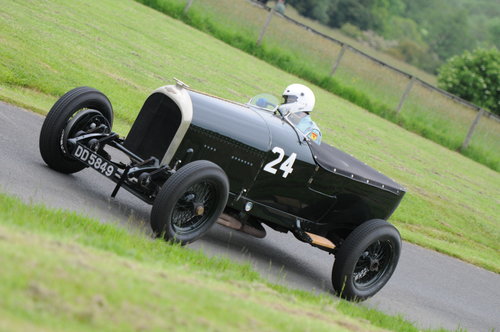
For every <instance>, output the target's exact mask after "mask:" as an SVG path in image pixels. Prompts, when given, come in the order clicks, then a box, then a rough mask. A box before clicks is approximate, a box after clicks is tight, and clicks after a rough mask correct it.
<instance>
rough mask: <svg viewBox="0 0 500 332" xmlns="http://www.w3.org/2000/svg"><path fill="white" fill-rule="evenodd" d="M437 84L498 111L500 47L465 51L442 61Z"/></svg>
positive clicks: (499, 107) (499, 100)
mask: <svg viewBox="0 0 500 332" xmlns="http://www.w3.org/2000/svg"><path fill="white" fill-rule="evenodd" d="M438 86H439V87H440V88H442V89H444V90H447V91H449V92H451V93H453V94H456V95H457V96H460V97H462V98H463V99H465V100H468V101H470V102H472V103H474V104H477V105H480V106H482V107H484V108H487V109H489V110H490V111H492V112H493V113H496V114H498V115H500V51H498V50H497V49H496V48H491V49H489V50H486V49H477V50H475V51H473V52H469V51H465V53H463V54H462V55H457V56H454V57H452V58H451V59H450V60H449V61H448V62H447V63H446V64H444V65H443V66H442V67H441V69H440V71H439V76H438Z"/></svg>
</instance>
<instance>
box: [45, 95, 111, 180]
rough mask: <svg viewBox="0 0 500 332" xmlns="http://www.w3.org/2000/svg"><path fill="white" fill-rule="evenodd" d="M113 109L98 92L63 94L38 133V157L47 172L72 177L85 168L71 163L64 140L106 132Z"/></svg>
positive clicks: (72, 161)
mask: <svg viewBox="0 0 500 332" xmlns="http://www.w3.org/2000/svg"><path fill="white" fill-rule="evenodd" d="M112 123H113V108H112V107H111V103H110V101H109V100H108V98H107V97H106V96H105V95H104V94H103V93H102V92H100V91H98V90H96V89H93V88H89V87H79V88H75V89H73V90H71V91H68V92H67V93H65V94H64V95H63V96H62V97H61V98H60V99H59V100H58V101H57V102H56V103H55V104H54V106H52V108H51V110H50V112H49V113H48V114H47V117H46V118H45V121H44V122H43V125H42V130H41V131H40V140H39V146H40V154H41V155H42V158H43V160H44V161H45V162H46V163H47V165H49V167H50V168H52V169H54V170H56V171H58V172H61V173H67V174H69V173H75V172H78V171H80V170H82V169H84V168H85V165H84V164H82V163H81V162H79V161H77V160H75V159H73V158H72V157H71V156H70V155H69V151H68V149H67V145H66V143H67V140H68V139H69V138H72V137H73V136H75V135H77V134H81V133H86V132H90V131H92V132H99V131H100V132H109V131H110V130H111V125H112Z"/></svg>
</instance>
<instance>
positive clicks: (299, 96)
mask: <svg viewBox="0 0 500 332" xmlns="http://www.w3.org/2000/svg"><path fill="white" fill-rule="evenodd" d="M283 98H285V102H284V103H283V106H285V107H284V108H286V110H287V111H289V112H292V113H295V112H312V110H313V108H314V104H315V103H316V98H315V97H314V93H313V92H312V91H311V89H309V88H308V87H307V86H305V85H302V84H291V85H289V86H287V87H286V88H285V91H283Z"/></svg>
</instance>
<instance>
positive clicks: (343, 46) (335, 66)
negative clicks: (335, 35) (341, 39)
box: [330, 44, 347, 76]
mask: <svg viewBox="0 0 500 332" xmlns="http://www.w3.org/2000/svg"><path fill="white" fill-rule="evenodd" d="M346 49H347V44H342V48H341V49H340V52H339V55H338V56H337V59H336V60H335V63H334V64H333V67H332V71H331V72H330V76H333V75H334V74H335V72H336V71H337V68H338V67H339V65H340V60H341V59H342V56H344V53H345V50H346Z"/></svg>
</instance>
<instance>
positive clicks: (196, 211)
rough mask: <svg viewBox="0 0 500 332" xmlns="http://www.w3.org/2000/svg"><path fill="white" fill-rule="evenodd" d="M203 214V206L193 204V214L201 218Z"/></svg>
mask: <svg viewBox="0 0 500 332" xmlns="http://www.w3.org/2000/svg"><path fill="white" fill-rule="evenodd" d="M204 212H205V207H204V206H203V204H195V206H194V214H195V215H197V216H201V215H203V213H204Z"/></svg>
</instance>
